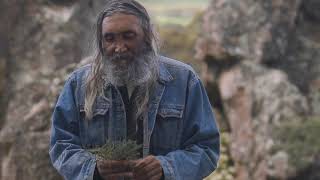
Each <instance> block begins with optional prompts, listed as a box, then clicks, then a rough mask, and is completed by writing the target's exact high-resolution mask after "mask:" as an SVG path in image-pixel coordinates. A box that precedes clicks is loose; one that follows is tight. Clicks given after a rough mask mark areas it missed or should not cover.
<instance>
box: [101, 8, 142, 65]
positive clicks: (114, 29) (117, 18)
mask: <svg viewBox="0 0 320 180" xmlns="http://www.w3.org/2000/svg"><path fill="white" fill-rule="evenodd" d="M102 36H103V38H102V46H103V48H104V52H105V56H106V57H108V58H109V59H110V60H111V61H114V62H113V63H115V64H118V65H120V66H125V65H128V64H130V61H132V60H133V59H134V57H135V56H136V55H137V54H138V53H139V52H141V49H142V48H143V46H144V33H143V30H142V28H141V24H140V20H139V19H138V18H137V17H136V16H134V15H128V14H123V13H116V14H114V15H112V16H109V17H105V18H104V19H103V22H102Z"/></svg>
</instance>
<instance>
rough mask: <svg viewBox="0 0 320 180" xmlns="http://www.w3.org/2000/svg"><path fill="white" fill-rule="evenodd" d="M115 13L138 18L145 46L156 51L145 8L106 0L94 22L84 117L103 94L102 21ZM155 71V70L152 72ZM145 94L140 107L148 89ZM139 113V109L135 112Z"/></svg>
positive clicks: (125, 0)
mask: <svg viewBox="0 0 320 180" xmlns="http://www.w3.org/2000/svg"><path fill="white" fill-rule="evenodd" d="M115 13H123V14H129V15H134V16H136V17H138V18H139V20H140V25H141V28H142V30H143V32H144V41H145V44H146V47H147V48H148V50H149V51H150V52H152V53H153V54H154V55H155V56H156V55H157V53H158V47H159V46H158V38H157V35H156V32H155V30H154V28H153V26H152V24H151V21H150V16H149V14H148V12H147V11H146V9H145V8H144V7H143V6H142V5H141V4H139V3H138V2H137V1H135V0H110V1H108V2H107V4H106V7H105V9H104V10H103V11H102V12H101V13H100V14H99V15H98V18H97V22H96V37H95V45H94V47H95V48H94V52H93V56H92V57H93V59H92V66H91V71H90V72H89V74H88V76H87V79H86V87H85V102H84V110H85V114H86V119H88V120H90V119H92V115H93V114H92V110H93V104H94V102H95V99H96V98H97V97H98V96H101V95H102V96H104V86H105V80H104V79H103V75H104V74H103V72H104V69H103V68H104V66H103V61H104V58H103V57H104V54H105V52H104V48H103V44H102V39H103V35H102V22H103V19H104V18H105V17H108V16H112V15H113V14H115ZM154 73H157V72H154ZM147 91H148V92H147V96H146V97H145V98H143V99H142V100H141V99H140V100H138V102H140V105H141V106H142V107H145V106H146V104H147V100H148V98H149V96H148V95H149V91H150V89H147ZM137 114H141V110H140V111H139V112H137Z"/></svg>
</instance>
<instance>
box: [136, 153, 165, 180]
mask: <svg viewBox="0 0 320 180" xmlns="http://www.w3.org/2000/svg"><path fill="white" fill-rule="evenodd" d="M162 176H163V172H162V167H161V164H160V161H159V160H158V159H156V158H155V156H147V157H145V158H143V159H141V160H138V161H137V163H136V164H135V166H134V167H133V177H134V179H135V180H160V179H161V177H162Z"/></svg>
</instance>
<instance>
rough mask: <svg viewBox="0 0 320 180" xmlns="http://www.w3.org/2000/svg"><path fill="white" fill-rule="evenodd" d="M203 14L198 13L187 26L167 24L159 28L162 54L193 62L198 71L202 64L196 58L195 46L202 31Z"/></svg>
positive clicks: (189, 62)
mask: <svg viewBox="0 0 320 180" xmlns="http://www.w3.org/2000/svg"><path fill="white" fill-rule="evenodd" d="M202 15H203V14H202V13H199V14H197V15H196V16H195V17H194V18H193V20H192V21H191V23H190V24H189V25H187V26H180V25H175V26H173V25H167V26H162V27H160V29H159V34H160V39H161V41H162V42H161V44H162V46H161V54H164V55H166V56H168V57H171V58H174V59H178V60H181V61H184V62H186V63H188V64H191V65H192V66H193V67H194V68H195V69H196V71H198V72H199V71H200V65H199V63H198V62H196V61H195V59H194V55H195V53H196V52H195V49H194V47H195V44H196V40H197V38H198V36H199V33H200V28H201V19H202Z"/></svg>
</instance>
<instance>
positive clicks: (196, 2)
mask: <svg viewBox="0 0 320 180" xmlns="http://www.w3.org/2000/svg"><path fill="white" fill-rule="evenodd" d="M140 2H141V3H142V4H143V5H144V6H145V7H146V8H147V10H148V11H149V13H150V14H151V16H152V19H153V20H154V21H156V23H157V24H159V25H160V26H161V25H168V24H176V25H182V26H186V25H188V24H189V23H190V22H191V21H192V18H193V17H194V16H195V15H196V14H198V13H199V12H202V11H204V10H205V8H206V7H207V6H208V3H209V0H175V1H172V0H162V1H155V0H140Z"/></svg>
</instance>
